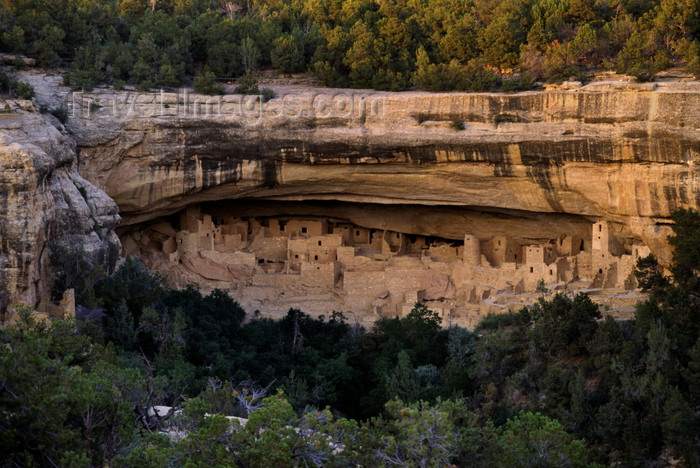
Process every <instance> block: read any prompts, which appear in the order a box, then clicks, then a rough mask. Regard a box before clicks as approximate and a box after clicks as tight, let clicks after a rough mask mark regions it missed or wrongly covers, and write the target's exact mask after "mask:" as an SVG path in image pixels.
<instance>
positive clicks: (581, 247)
mask: <svg viewBox="0 0 700 468" xmlns="http://www.w3.org/2000/svg"><path fill="white" fill-rule="evenodd" d="M578 249H579V250H583V239H581V246H580V247H579V248H578Z"/></svg>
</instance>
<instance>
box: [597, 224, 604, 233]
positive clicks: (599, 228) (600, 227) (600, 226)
mask: <svg viewBox="0 0 700 468" xmlns="http://www.w3.org/2000/svg"><path fill="white" fill-rule="evenodd" d="M598 232H603V225H602V224H599V225H598Z"/></svg>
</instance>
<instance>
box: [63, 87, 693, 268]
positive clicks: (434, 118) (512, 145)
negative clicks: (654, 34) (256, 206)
mask: <svg viewBox="0 0 700 468" xmlns="http://www.w3.org/2000/svg"><path fill="white" fill-rule="evenodd" d="M278 92H280V94H282V93H284V92H290V93H294V96H295V97H296V98H297V99H298V101H299V107H298V108H295V109H294V111H295V112H296V114H300V113H301V114H306V115H293V116H287V117H280V116H279V113H280V112H279V110H278V106H279V105H280V104H279V103H280V100H279V99H278V100H275V101H272V102H270V103H267V104H266V105H265V111H264V112H263V113H262V114H260V115H258V114H257V112H258V111H256V110H252V111H251V110H250V109H249V110H248V111H245V109H244V111H245V112H244V113H245V117H242V116H241V115H240V111H241V109H240V108H239V107H238V106H237V105H235V104H231V105H229V106H228V107H227V106H226V104H224V106H223V108H224V111H223V114H222V115H215V116H209V117H202V116H198V117H197V116H195V117H192V116H191V115H192V113H193V112H194V111H195V106H193V105H192V104H191V103H192V102H193V101H194V100H195V98H196V97H191V96H190V97H189V100H190V106H189V107H188V108H187V109H188V115H187V116H184V111H183V109H184V105H183V104H184V102H185V100H184V99H183V96H182V95H179V96H176V95H174V94H166V95H161V96H159V97H158V98H157V99H161V100H162V102H161V101H158V102H159V103H160V104H159V109H158V111H157V112H155V114H165V115H160V116H155V117H146V118H143V117H140V116H136V115H134V113H133V112H132V115H131V116H126V115H125V114H126V110H127V109H126V107H128V106H124V105H122V107H121V112H120V113H119V115H118V116H115V115H114V108H113V107H112V104H113V102H114V101H115V100H116V101H119V100H121V102H126V103H127V104H128V103H130V102H131V101H129V99H130V97H129V96H126V95H124V94H122V95H120V96H117V97H116V98H115V96H114V95H113V94H99V93H96V94H93V95H91V96H83V101H82V102H83V108H82V109H79V108H77V107H76V109H77V110H78V111H79V112H83V114H85V113H86V109H87V102H88V100H87V98H94V99H96V100H98V101H99V102H100V104H101V105H102V109H101V110H100V111H99V112H97V116H94V115H93V116H91V117H90V118H82V119H80V118H76V119H73V120H72V123H71V124H70V125H71V128H72V129H73V131H74V132H75V134H76V136H77V141H78V146H79V148H80V154H81V163H80V164H81V173H82V174H83V175H84V176H85V177H86V178H87V179H88V180H90V181H91V182H92V183H94V184H95V185H97V186H98V187H100V188H102V189H103V190H105V192H107V193H108V194H109V195H110V196H111V197H112V198H113V199H114V200H115V202H116V203H117V204H118V205H119V207H120V209H121V213H122V217H123V219H124V224H133V223H138V222H142V221H146V220H149V219H153V218H156V217H159V216H163V215H167V214H170V213H174V212H176V211H178V210H180V209H182V208H184V207H185V206H187V205H189V204H191V203H195V202H203V201H212V200H233V199H246V200H265V201H266V202H267V201H295V202H303V201H310V200H313V201H319V200H333V201H342V202H349V203H351V204H358V203H371V204H373V205H372V209H371V210H361V211H357V210H355V211H353V209H352V205H345V206H348V207H349V208H348V210H347V213H346V216H345V217H346V218H348V219H350V220H351V221H352V222H353V223H355V224H358V225H363V226H367V227H372V228H383V229H393V230H396V231H400V232H404V233H411V234H421V235H439V236H441V237H443V238H454V239H460V238H462V236H463V235H464V233H465V232H471V233H474V234H475V235H477V236H479V237H480V238H482V239H483V238H488V237H489V236H491V235H494V234H502V233H508V234H509V235H514V236H515V237H516V238H518V240H519V241H520V242H521V243H526V242H530V241H537V240H542V239H547V238H554V237H556V236H557V235H559V234H562V233H565V232H569V233H571V232H572V231H574V232H575V231H576V229H580V230H582V231H583V230H587V229H589V226H590V223H591V222H593V221H596V220H601V219H602V220H607V221H609V222H611V223H613V229H614V230H615V235H616V236H617V237H618V238H620V239H623V240H625V239H626V240H632V239H636V240H640V241H642V242H643V243H645V244H647V245H648V246H649V247H650V248H651V249H652V251H653V252H655V253H656V254H657V255H658V256H659V257H661V259H662V260H668V259H669V251H668V248H667V244H666V240H665V239H666V236H667V235H668V234H669V232H670V230H669V228H668V216H669V215H670V214H671V213H672V212H673V210H675V209H676V208H678V207H692V208H696V209H697V208H698V207H699V206H698V205H700V172H699V171H698V169H697V163H698V162H699V161H700V85H699V84H698V83H674V84H670V83H669V84H652V85H633V84H610V83H607V84H600V83H593V84H591V85H588V86H585V87H583V88H577V89H572V90H553V91H540V92H527V93H520V94H514V95H494V94H461V93H450V94H428V93H401V94H392V93H377V94H375V95H372V96H373V98H374V99H375V102H374V103H370V105H369V106H368V107H372V106H374V107H373V108H372V109H371V110H372V111H374V112H370V111H368V110H367V109H365V112H362V109H361V105H360V102H359V99H358V96H359V95H358V94H355V97H354V103H355V106H356V107H355V108H354V109H349V108H348V107H347V104H349V102H350V101H349V100H348V99H346V98H344V96H351V93H352V92H344V91H343V92H342V93H341V94H340V96H341V97H336V98H335V101H333V102H334V104H335V105H336V109H335V111H334V112H330V111H328V109H327V108H319V106H318V103H319V102H322V100H319V98H318V96H316V95H314V94H313V93H312V92H311V91H309V90H295V89H291V88H284V89H282V88H281V89H278ZM323 92H324V93H325V94H324V95H323V96H326V98H325V99H326V101H327V102H330V100H331V98H330V96H331V95H332V93H333V91H332V90H326V91H323ZM366 96H368V95H367V94H366V95H365V97H366ZM131 98H132V99H133V96H131ZM343 100H345V104H346V107H345V110H343V109H342V107H343V106H342V104H343V102H342V101H343ZM163 102H164V103H168V105H167V106H163ZM276 106H277V110H276V109H275V107H276ZM132 109H133V108H132ZM145 109H146V110H147V111H149V112H150V109H149V108H148V106H146V107H145ZM299 109H301V111H299ZM348 109H349V111H348ZM200 110H201V109H200ZM312 110H315V111H316V115H315V116H314V115H312V112H311V111H312ZM295 112H290V113H292V114H293V113H295ZM151 113H153V112H151ZM329 114H334V115H332V116H331V115H329ZM141 115H143V112H142V114H141ZM453 121H459V122H461V123H463V125H464V127H465V130H463V131H459V130H455V129H453V128H452V122H453ZM387 205H391V206H395V207H396V208H398V209H389V210H384V211H382V210H381V209H380V208H381V207H382V206H387ZM411 207H415V209H412V208H411ZM455 208H458V210H457V211H458V212H456V211H455ZM299 209H301V208H299ZM314 209H315V210H316V211H318V210H319V208H318V207H316V208H314ZM338 209H339V208H338V207H333V208H331V210H332V211H333V212H334V214H335V215H338V214H339V213H338V211H337V210H338ZM402 211H403V213H402ZM576 226H578V228H577V227H576Z"/></svg>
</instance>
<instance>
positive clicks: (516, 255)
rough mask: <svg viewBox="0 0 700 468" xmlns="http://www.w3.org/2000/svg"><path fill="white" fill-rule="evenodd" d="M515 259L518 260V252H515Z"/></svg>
mask: <svg viewBox="0 0 700 468" xmlns="http://www.w3.org/2000/svg"><path fill="white" fill-rule="evenodd" d="M515 261H516V262H517V261H518V254H515Z"/></svg>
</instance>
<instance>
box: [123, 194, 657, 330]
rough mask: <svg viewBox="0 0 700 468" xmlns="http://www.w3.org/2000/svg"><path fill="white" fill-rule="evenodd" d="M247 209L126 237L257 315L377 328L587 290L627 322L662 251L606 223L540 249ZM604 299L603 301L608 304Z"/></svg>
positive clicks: (136, 250)
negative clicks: (649, 262) (643, 275)
mask: <svg viewBox="0 0 700 468" xmlns="http://www.w3.org/2000/svg"><path fill="white" fill-rule="evenodd" d="M248 211H250V210H238V209H236V207H235V205H228V206H227V205H226V204H217V203H208V204H203V205H198V204H195V205H190V206H189V207H187V208H186V209H185V210H182V211H181V212H179V213H177V214H175V215H172V216H169V217H166V218H161V219H159V220H157V221H155V222H152V223H148V224H139V225H134V226H131V227H129V228H127V229H126V230H125V231H124V232H122V235H121V240H122V244H123V248H124V254H126V255H132V256H137V257H139V258H141V259H142V261H143V262H144V263H145V264H146V266H147V267H148V268H149V269H151V270H154V271H159V272H161V273H162V274H163V275H164V276H165V277H166V278H167V279H168V281H169V282H170V283H171V284H172V285H173V286H177V287H185V286H186V285H187V284H194V285H197V286H198V287H200V288H202V290H205V291H207V290H212V289H214V288H219V289H223V290H226V291H228V292H229V293H230V294H231V295H232V296H233V297H234V298H236V300H238V301H239V302H241V304H242V305H243V306H244V307H245V308H246V309H248V310H250V311H251V312H252V311H255V310H257V311H259V312H260V313H261V314H264V315H279V314H280V313H284V312H286V310H288V309H289V308H291V307H298V308H300V309H302V310H304V311H305V312H308V313H311V314H315V315H318V314H330V313H331V312H333V311H342V312H343V313H344V314H346V316H349V317H351V318H352V319H354V320H356V321H358V322H360V323H364V324H368V323H372V322H374V320H376V319H377V318H379V317H393V316H396V315H399V316H403V315H405V314H407V313H408V312H409V311H410V310H411V308H412V307H413V305H414V304H415V303H416V301H421V302H424V303H426V304H427V305H428V306H429V308H430V309H431V310H434V311H436V312H438V313H439V314H440V316H441V317H442V318H443V323H444V324H446V325H448V324H459V325H463V326H474V325H475V324H476V323H477V322H478V320H480V318H482V317H483V316H484V315H485V314H487V313H488V312H497V311H503V310H505V309H506V308H512V307H513V306H517V305H521V304H525V303H531V302H532V301H534V300H536V298H537V297H538V295H541V294H542V293H543V292H544V290H545V289H546V290H558V291H565V290H570V291H572V292H573V291H576V290H586V291H587V292H589V293H592V295H593V297H594V298H595V297H598V300H599V301H601V300H602V302H604V303H606V302H607V303H608V305H609V306H611V308H612V309H613V312H614V313H615V314H616V315H618V316H620V315H625V311H631V308H632V305H633V304H634V302H636V300H637V299H638V298H639V293H635V292H634V289H635V287H636V283H635V279H634V274H633V271H634V266H635V264H636V261H637V259H638V258H640V257H645V256H647V255H648V254H649V253H650V250H649V249H648V248H647V247H646V246H644V245H641V244H637V243H632V244H628V245H623V244H622V243H621V242H620V241H619V240H618V239H617V238H616V236H615V235H614V233H613V232H612V229H611V225H610V224H609V223H608V222H606V221H600V222H594V223H591V224H589V228H588V235H583V236H582V235H567V234H561V235H559V236H557V237H555V238H552V239H547V240H546V241H542V242H539V243H522V241H521V240H518V239H516V238H515V237H510V236H507V235H493V236H490V237H488V238H479V237H477V236H476V235H474V234H473V233H470V232H464V234H463V236H462V237H461V238H460V239H453V238H443V237H439V236H425V235H415V234H410V233H403V232H398V231H394V230H390V229H374V228H368V227H363V226H360V225H357V224H353V223H352V222H350V221H348V220H347V219H343V218H342V217H327V216H326V217H324V216H313V215H283V216H249V213H248ZM596 294H597V296H596Z"/></svg>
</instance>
